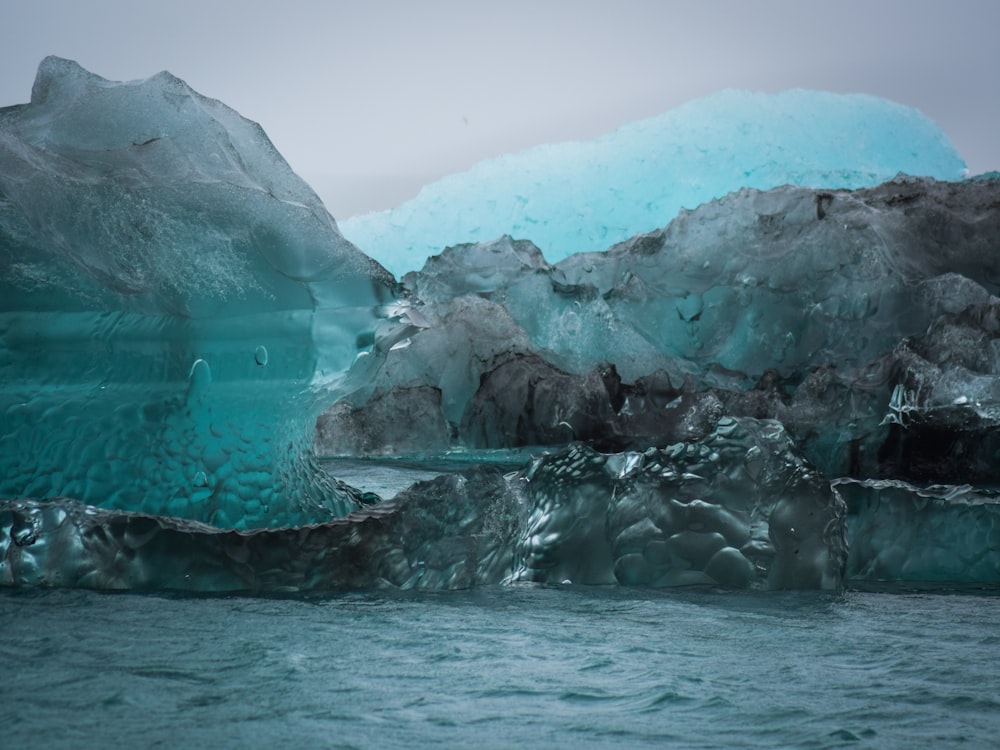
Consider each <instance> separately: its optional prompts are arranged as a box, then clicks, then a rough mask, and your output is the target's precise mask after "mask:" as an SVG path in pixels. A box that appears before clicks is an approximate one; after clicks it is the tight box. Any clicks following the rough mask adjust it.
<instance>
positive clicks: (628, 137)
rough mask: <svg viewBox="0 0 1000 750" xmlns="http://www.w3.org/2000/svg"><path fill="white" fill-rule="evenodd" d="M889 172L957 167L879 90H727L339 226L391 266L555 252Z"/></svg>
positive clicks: (518, 158) (478, 168)
mask: <svg viewBox="0 0 1000 750" xmlns="http://www.w3.org/2000/svg"><path fill="white" fill-rule="evenodd" d="M898 173H904V174H908V175H914V176H927V177H935V178H937V179H941V180H956V179H960V178H962V177H963V176H964V173H965V163H964V162H963V161H962V159H961V158H960V157H959V155H958V154H957V153H956V151H955V149H954V147H953V146H952V145H951V142H950V141H949V140H948V138H947V136H946V135H945V134H944V133H943V132H942V131H941V130H940V128H938V127H937V125H935V124H934V123H933V122H931V121H930V120H928V119H927V118H926V117H924V116H923V115H922V114H921V113H920V112H918V111H917V110H914V109H911V108H908V107H904V106H902V105H899V104H896V103H894V102H889V101H886V100H884V99H879V98H877V97H873V96H867V95H859V94H852V95H845V94H832V93H828V92H819V91H786V92H782V93H778V94H763V93H751V92H747V91H724V92H721V93H718V94H715V95H713V96H709V97H707V98H704V99H699V100H696V101H692V102H689V103H687V104H684V105H682V106H680V107H677V108H676V109H673V110H671V111H669V112H666V113H665V114H662V115H659V116H657V117H652V118H649V119H647V120H642V121H639V122H634V123H630V124H628V125H624V126H623V127H621V128H620V129H619V130H617V131H615V132H614V133H611V134H609V135H606V136H604V137H601V138H598V139H597V140H594V141H583V142H572V143H561V144H554V145H546V146H538V147H536V148H533V149H530V150H528V151H524V152H522V153H518V154H509V155H504V156H500V157H497V158H495V159H491V160H488V161H484V162H481V163H479V164H477V165H475V166H474V167H472V168H471V169H470V170H469V171H467V172H463V173H461V174H454V175H450V176H447V177H444V178H442V179H441V180H438V181H437V182H434V183H431V184H429V185H426V186H425V187H424V188H423V189H422V190H421V191H420V193H419V194H418V195H417V196H416V197H415V198H413V199H412V200H410V201H407V202H406V203H404V204H402V205H401V206H398V207H396V208H393V209H391V210H387V211H379V212H374V213H370V214H365V215H361V216H355V217H351V218H349V219H346V220H343V221H342V222H341V227H342V229H343V231H344V234H345V235H346V236H347V237H348V238H350V239H351V240H352V241H353V242H355V243H356V244H357V245H358V246H359V247H362V248H364V249H365V252H367V253H368V254H369V255H371V256H372V257H373V258H375V259H376V260H378V261H379V262H381V263H383V264H384V265H385V266H386V267H387V268H389V269H390V270H391V271H392V272H393V273H395V274H396V275H402V274H404V273H406V272H407V271H415V270H417V269H419V268H420V266H421V265H422V264H423V261H424V259H425V258H427V257H428V256H431V255H436V254H437V253H440V252H441V251H442V250H443V249H444V248H445V247H447V246H449V245H455V244H460V243H470V242H473V243H474V242H484V241H490V240H493V239H495V238H497V237H500V236H502V235H505V234H508V235H511V236H513V237H515V238H518V239H530V240H532V241H533V242H534V243H535V244H536V245H537V246H538V247H539V248H541V250H542V252H543V253H544V255H545V257H546V258H547V259H548V260H549V261H553V262H554V261H558V260H562V259H563V258H565V257H567V256H568V255H571V254H573V253H578V252H582V251H591V250H603V249H605V248H606V247H608V246H610V245H612V244H615V243H617V242H622V241H624V240H626V239H628V238H629V237H631V236H632V235H635V234H639V233H642V232H649V231H652V230H654V229H658V228H660V227H662V226H664V225H665V224H667V223H668V222H669V221H670V220H671V219H673V218H674V216H676V215H677V213H678V212H679V211H680V210H681V209H682V208H688V209H693V208H696V207H697V206H699V205H701V204H702V203H705V202H706V201H709V200H711V199H713V198H721V197H722V196H724V195H726V194H727V193H730V192H733V191H736V190H739V189H740V188H758V189H768V188H772V187H778V186H780V185H800V186H806V187H816V188H859V187H871V186H873V185H877V184H878V183H880V182H884V181H885V180H888V179H891V178H892V177H894V176H896V175H897V174H898Z"/></svg>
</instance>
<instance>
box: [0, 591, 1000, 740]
mask: <svg viewBox="0 0 1000 750" xmlns="http://www.w3.org/2000/svg"><path fill="white" fill-rule="evenodd" d="M998 654H1000V597H997V596H995V595H992V594H988V593H987V594H982V593H955V592H951V593H949V592H935V593H900V592H896V593H872V592H859V591H849V592H847V593H845V594H841V595H830V594H817V593H808V594H734V593H716V592H708V591H654V590H644V589H623V588H614V589H597V588H590V589H588V588H580V587H548V588H541V587H510V588H500V587H498V588H491V589H485V590H478V591H471V592H464V593H463V592H459V593H454V592H452V593H443V594H434V595H428V594H421V595H402V594H383V593H369V594H351V595H344V596H337V597H328V598H322V599H310V600H303V599H253V598H192V597H173V596H139V595H131V594H124V595H123V594H119V595H110V594H100V593H94V592H88V591H79V590H77V591H66V590H54V591H8V592H4V593H0V668H2V672H3V675H4V677H3V680H2V682H0V685H2V688H0V691H2V692H0V699H2V700H0V726H2V730H0V738H2V740H0V746H2V747H9V748H15V747H44V748H89V747H216V748H222V747H303V748H313V747H316V748H323V747H329V748H338V747H358V748H394V747H410V748H412V747H431V746H433V747H476V748H506V747H517V746H528V745H530V746H533V747H572V748H589V747H621V748H635V747H806V748H812V747H815V748H820V747H841V746H844V747H872V748H896V747H898V748H914V747H928V748H931V747H933V748H940V747H959V746H961V747H977V748H978V747H988V746H994V743H995V742H996V738H997V737H998V736H1000V661H998V659H997V657H998Z"/></svg>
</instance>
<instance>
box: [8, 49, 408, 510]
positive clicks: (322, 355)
mask: <svg viewBox="0 0 1000 750" xmlns="http://www.w3.org/2000/svg"><path fill="white" fill-rule="evenodd" d="M393 288H394V280H393V279H392V277H391V276H390V275H389V274H388V273H387V272H386V271H385V270H384V269H383V268H381V267H380V266H379V265H378V264H376V263H374V262H373V261H371V260H370V259H369V258H368V257H367V256H365V255H364V254H363V253H361V252H360V251H359V250H357V249H356V248H355V247H354V246H353V245H352V244H351V243H350V242H348V241H347V240H345V239H344V238H343V236H341V234H340V233H339V231H338V230H337V227H336V224H335V223H334V220H333V218H332V217H331V216H330V215H329V213H328V212H327V211H326V210H325V209H324V208H323V205H322V204H321V202H320V201H319V199H318V198H317V197H316V195H315V194H314V193H313V192H312V190H311V189H310V188H309V187H308V186H307V185H306V184H305V183H303V182H302V181H301V180H300V179H299V178H298V177H297V176H296V175H295V174H294V173H293V172H292V170H291V169H290V168H289V167H288V165H287V164H286V163H285V161H284V160H283V159H282V158H281V156H280V155H279V154H278V153H277V151H276V150H275V149H274V147H273V146H272V145H271V143H270V141H269V140H268V138H267V136H266V135H265V134H264V132H263V131H262V130H261V128H260V127H259V126H258V125H256V124H255V123H252V122H250V121H248V120H246V119H244V118H243V117H241V116H240V115H239V114H238V113H236V112H235V111H233V110H231V109H229V108H228V107H226V106H225V105H223V104H221V103H220V102H217V101H214V100H212V99H208V98H206V97H204V96H201V95H200V94H198V93H197V92H195V91H193V90H191V88H190V87H188V86H187V85H186V84H185V83H184V82H183V81H180V80H178V79H177V78H175V77H173V76H171V75H170V74H168V73H160V74H158V75H156V76H153V77H152V78H149V79H147V80H144V81H134V82H126V83H120V82H113V81H107V80H105V79H103V78H100V77H99V76H96V75H94V74H92V73H89V72H87V71H85V70H84V69H83V68H81V67H80V66H79V65H77V64H76V63H73V62H71V61H68V60H62V59H59V58H54V57H50V58H46V59H45V60H44V61H43V62H42V64H41V66H40V67H39V70H38V76H37V79H36V81H35V84H34V88H33V89H32V98H31V102H30V103H29V104H24V105H19V106H13V107H7V108H5V109H2V110H0V415H2V422H0V424H2V429H0V496H4V495H7V496H21V497H23V496H36V497H38V496H49V495H65V496H69V497H73V498H76V499H78V500H81V501H83V502H86V503H91V504H95V505H103V506H105V507H112V508H119V509H126V510H132V511H140V510H141V511H146V512H151V513H165V514H171V515H177V516H182V517H187V518H192V519H198V520H201V521H210V522H212V523H216V524H218V525H221V526H247V527H250V526H257V525H273V524H277V523H294V522H302V521H306V520H316V519H325V518H328V517H330V514H334V515H339V514H342V513H344V512H347V511H349V510H350V509H352V508H354V507H356V505H357V498H356V497H355V495H354V494H352V492H351V491H349V490H348V489H346V488H344V487H341V486H338V485H337V483H335V482H333V481H330V480H328V479H324V478H323V477H322V474H321V472H316V471H315V470H314V467H312V466H311V464H310V459H309V455H310V450H311V439H312V432H313V422H314V420H315V417H316V415H317V414H318V412H319V411H320V410H321V404H320V402H319V401H318V400H317V399H319V398H320V396H319V393H318V392H319V391H320V390H321V389H323V388H327V387H331V388H334V389H335V391H336V389H338V388H342V387H346V386H345V384H344V378H345V374H346V372H347V370H348V368H349V367H350V366H351V364H352V363H353V362H354V360H355V358H356V357H357V356H358V355H359V354H364V353H367V352H368V351H369V350H370V349H372V347H373V344H374V330H375V326H376V321H377V320H378V316H379V315H380V314H381V311H382V305H383V304H385V303H387V302H390V301H391V300H392V298H393ZM327 398H328V397H324V401H325V400H327ZM329 400H333V399H332V398H329Z"/></svg>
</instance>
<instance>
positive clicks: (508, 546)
mask: <svg viewBox="0 0 1000 750" xmlns="http://www.w3.org/2000/svg"><path fill="white" fill-rule="evenodd" d="M843 520H844V513H843V502H842V501H841V500H840V498H839V496H838V495H836V494H835V493H833V491H832V490H831V489H830V486H829V484H828V483H827V482H826V481H825V480H824V479H823V477H822V476H821V475H820V474H818V473H817V472H816V471H815V470H814V469H812V468H811V467H810V466H809V465H808V463H807V462H805V461H803V460H802V459H801V457H800V456H798V455H797V454H796V453H795V451H794V448H793V446H792V444H791V441H790V440H789V439H788V437H787V435H785V433H784V430H783V429H782V428H781V426H780V425H779V424H777V423H774V422H758V421H756V420H733V419H723V420H720V421H719V423H718V425H717V426H716V428H715V429H714V430H713V431H712V433H711V434H710V435H708V436H707V437H706V439H704V440H702V441H698V442H691V443H681V444H676V445H672V446H667V447H665V448H664V449H662V450H657V449H650V450H647V451H645V452H643V453H623V454H617V455H611V456H609V455H606V454H601V453H598V452H596V451H594V450H592V449H589V448H586V447H585V446H582V445H576V446H572V447H570V448H567V449H565V450H563V451H560V452H556V453H554V454H551V455H544V456H540V457H539V458H537V459H536V460H534V461H533V462H532V463H531V464H530V465H529V466H527V467H525V468H524V469H523V470H521V471H519V472H514V473H511V474H508V475H504V474H502V473H501V472H500V470H498V469H496V468H494V467H486V468H479V469H469V470H466V471H464V472H461V473H456V474H449V475H445V476H441V477H438V478H437V479H434V480H430V481H427V482H421V483H418V484H416V485H414V486H413V487H411V488H410V489H408V490H405V491H404V492H402V493H400V494H399V495H397V496H396V497H395V498H394V499H392V500H390V501H389V502H387V503H383V504H381V505H378V506H374V507H371V508H361V509H358V510H355V511H354V512H352V513H351V514H348V515H347V516H346V517H344V518H341V519H337V520H334V521H331V522H328V523H325V524H316V525H311V526H305V527H298V528H285V529H260V530H254V531H251V532H246V531H238V530H222V529H218V528H215V527H212V526H207V525H205V524H201V523H197V522H194V521H188V520H182V519H173V518H164V517H156V516H150V515H146V514H139V513H127V512H121V511H108V510H104V509H96V508H92V507H88V506H83V505H80V504H78V503H75V502H52V501H49V502H38V501H28V500H21V501H14V502H10V503H7V504H5V505H3V506H0V528H2V529H3V530H4V531H5V533H4V534H3V535H2V537H0V561H2V562H3V564H2V565H0V583H4V584H8V585H9V584H12V583H15V584H19V585H35V586H39V585H47V586H53V585H61V586H81V587H89V588H103V589H122V588H129V589H179V590H188V591H191V590H195V591H197V590H207V591H253V592H279V591H283V592H289V591H309V590H338V589H350V588H371V587H384V586H391V587H399V588H404V589H410V588H416V589H453V588H467V587H469V586H474V585H483V584H489V583H500V582H504V581H506V582H518V581H524V582H550V583H565V582H567V581H572V582H575V583H580V584H608V583H623V584H629V585H636V584H647V585H695V584H697V585H713V586H715V585H724V586H729V587H736V588H756V589H784V588H835V587H836V586H837V585H839V582H840V574H841V570H842V569H843V566H844V563H845V556H846V546H845V533H846V529H845V527H844V523H843Z"/></svg>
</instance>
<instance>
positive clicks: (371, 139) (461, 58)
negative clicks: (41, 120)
mask: <svg viewBox="0 0 1000 750" xmlns="http://www.w3.org/2000/svg"><path fill="white" fill-rule="evenodd" d="M998 32H1000V0H950V1H949V2H947V3H946V2H943V1H941V0H938V1H936V2H931V1H929V0H882V1H879V0H863V1H859V0H838V1H837V2H832V3H831V2H811V1H809V0H756V1H751V0H743V1H742V2H734V1H730V0H700V1H691V2H687V1H682V0H677V1H671V0H660V1H659V2H655V1H652V0H613V1H611V0H608V1H607V2H591V1H589V0H579V1H578V2H568V1H566V0H548V1H546V0H533V1H529V2H524V1H522V0H504V1H497V0H493V1H492V2H474V1H471V0H470V1H468V2H457V1H449V0H427V1H425V2H417V1H416V0H413V1H412V2H401V1H395V2H393V1H388V0H366V1H364V2H362V1H360V0H354V1H352V2H340V1H338V0H329V1H328V2H319V1H315V2H308V1H306V0H280V1H279V0H272V1H271V2H266V3H265V2H256V1H255V0H241V1H239V2H227V1H223V0H217V1H213V0H169V1H168V2H157V3H155V4H154V3H147V2H140V1H139V0H0V106H4V105H8V104H19V103H22V102H25V101H27V100H28V98H29V95H30V91H31V83H32V81H33V79H34V75H35V69H36V68H37V65H38V63H39V61H40V60H41V59H42V58H43V57H44V56H45V55H48V54H55V55H60V56H62V57H68V58H71V59H74V60H76V61H78V62H79V63H80V64H82V65H83V66H84V67H86V68H88V69H89V70H91V71H93V72H95V73H97V74H99V75H101V76H104V77H105V78H110V79H115V80H132V79H137V78H146V77H148V76H150V75H153V74H155V73H157V72H158V71H160V70H169V71H171V72H172V73H174V74H175V75H177V76H179V77H180V78H183V79H184V80H186V81H187V82H188V83H189V84H190V85H191V86H192V87H193V88H195V89H196V90H198V91H200V92H201V93H203V94H205V95H207V96H211V97H214V98H216V99H221V100H222V101H224V102H225V103H226V104H228V105H230V106H231V107H234V108H235V109H237V110H238V111H239V112H241V113H242V114H243V115H245V116H246V117H249V118H251V119H253V120H256V121H257V122H259V123H261V124H262V125H263V126H264V129H265V130H266V131H267V132H268V134H269V135H270V136H271V140H272V141H274V143H275V145H276V146H277V147H278V149H279V150H280V151H281V152H282V154H284V156H285V158H286V159H287V160H288V161H289V163H290V164H291V165H292V167H293V168H294V169H295V170H296V171H297V172H298V173H299V174H300V175H302V176H303V177H304V178H305V179H306V180H307V181H308V182H309V183H310V184H311V185H312V186H313V187H314V188H315V189H316V190H317V192H319V193H320V195H321V197H322V198H323V199H324V201H325V202H326V204H327V207H328V208H329V209H330V211H331V212H332V213H333V214H334V216H337V217H339V218H345V217H347V216H350V215H353V214H355V213H359V212H363V211H366V210H372V209H379V208H388V207H390V206H393V205H396V204H398V203H400V202H402V201H403V200H405V199H407V198H409V197H412V195H414V194H415V193H416V192H417V190H418V189H419V187H420V185H422V184H424V183H426V182H428V181H431V180H433V179H436V178H438V177H440V176H442V175H444V174H447V173H450V172H455V171H459V170H462V169H465V168H467V167H469V166H471V165H472V164H474V163H475V162H477V161H479V160H481V159H484V158H488V157H491V156H496V155H498V154H501V153H505V152H511V151H518V150H521V149H524V148H527V147H530V146H534V145H538V144H541V143H550V142H557V141H565V140H577V139H590V138H593V137H596V136H598V135H601V134H603V133H606V132H610V131H611V130H614V129H615V128H616V127H618V126H619V125H622V124H624V123H626V122H629V121H632V120H637V119H641V118H644V117H649V116H652V115H656V114H659V113H661V112H664V111H666V110H668V109H670V108H671V107H674V106H677V105H679V104H682V103H683V102H685V101H687V100H690V99H693V98H697V97H701V96H706V95H708V94H712V93H714V92H716V91H719V90H722V89H725V88H746V89H751V90H755V91H780V90H783V89H788V88H814V89H825V90H828V91H836V92H864V93H869V94H875V95H879V96H884V97H886V98H889V99H892V100H894V101H897V102H900V103H903V104H907V105H910V106H913V107H916V108H918V109H920V110H921V111H923V112H924V113H925V114H927V115H928V116H929V117H931V118H932V119H933V120H935V121H936V122H937V123H938V124H939V125H940V126H941V127H942V128H943V129H944V130H945V132H946V133H947V134H948V135H949V136H950V137H951V139H952V141H953V143H954V144H955V146H956V147H957V148H958V151H959V153H960V154H962V156H963V157H964V158H965V159H966V161H967V162H968V164H969V167H970V169H971V171H972V172H973V173H979V172H983V171H987V170H993V169H997V170H1000V44H998V42H997V34H998Z"/></svg>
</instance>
